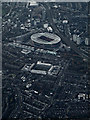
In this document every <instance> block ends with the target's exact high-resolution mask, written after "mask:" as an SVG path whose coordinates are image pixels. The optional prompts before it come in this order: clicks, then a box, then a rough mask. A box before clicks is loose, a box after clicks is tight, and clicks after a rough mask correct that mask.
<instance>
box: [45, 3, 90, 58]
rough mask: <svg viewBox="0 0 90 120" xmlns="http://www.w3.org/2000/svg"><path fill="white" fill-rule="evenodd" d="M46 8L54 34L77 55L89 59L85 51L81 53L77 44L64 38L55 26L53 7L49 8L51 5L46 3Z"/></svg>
mask: <svg viewBox="0 0 90 120" xmlns="http://www.w3.org/2000/svg"><path fill="white" fill-rule="evenodd" d="M44 7H45V8H46V11H47V16H48V20H49V23H50V25H51V26H52V28H53V30H54V32H55V33H56V34H57V35H58V36H59V37H60V38H61V39H62V41H63V42H65V43H66V44H67V45H68V46H70V47H71V48H72V49H73V50H74V51H75V52H76V53H78V54H79V55H80V56H81V57H83V58H84V59H88V55H86V54H85V53H84V52H83V51H81V50H80V49H79V48H78V47H77V46H76V44H75V43H74V42H73V41H71V40H70V38H69V37H66V36H64V34H63V33H62V32H61V31H60V30H59V29H58V28H57V26H56V25H55V23H54V22H53V12H52V11H53V10H52V9H51V7H50V6H49V4H48V3H47V4H46V3H45V4H44Z"/></svg>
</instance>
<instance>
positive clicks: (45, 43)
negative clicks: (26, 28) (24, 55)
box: [31, 32, 61, 49]
mask: <svg viewBox="0 0 90 120" xmlns="http://www.w3.org/2000/svg"><path fill="white" fill-rule="evenodd" d="M31 41H32V43H33V45H34V46H36V47H40V48H45V49H57V48H58V47H59V46H60V42H61V38H60V37H59V36H57V35H56V34H52V33H47V32H45V33H36V34H33V35H32V36H31Z"/></svg>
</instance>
